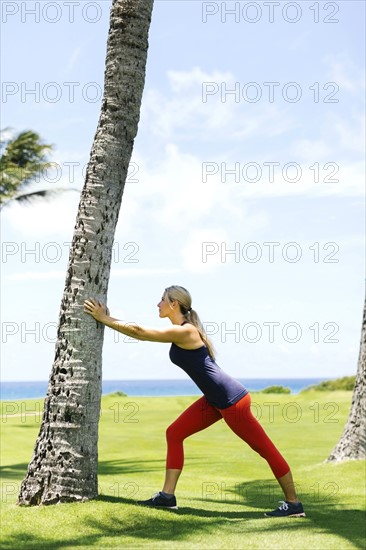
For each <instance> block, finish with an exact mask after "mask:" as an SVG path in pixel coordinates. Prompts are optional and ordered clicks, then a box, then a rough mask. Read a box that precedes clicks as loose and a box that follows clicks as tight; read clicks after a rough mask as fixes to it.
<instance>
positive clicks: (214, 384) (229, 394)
mask: <svg viewBox="0 0 366 550" xmlns="http://www.w3.org/2000/svg"><path fill="white" fill-rule="evenodd" d="M169 357H170V360H171V361H172V362H173V363H174V364H175V365H177V366H178V367H180V368H181V369H183V370H184V371H185V372H186V373H187V374H188V376H189V377H190V378H191V379H192V380H193V382H194V383H195V384H196V385H197V386H198V387H199V389H200V390H201V392H202V393H203V394H204V395H205V397H206V399H207V401H208V402H209V403H210V404H211V405H213V406H214V407H217V408H218V409H227V407H230V406H231V405H234V404H235V403H237V401H239V399H241V398H242V397H244V395H246V394H247V393H248V390H247V389H246V388H245V387H244V386H243V384H241V383H240V382H239V381H238V380H235V379H234V378H231V376H229V375H228V374H226V373H225V372H224V371H223V370H222V369H221V368H220V367H219V366H218V364H217V363H216V362H215V361H214V360H213V359H212V357H211V356H210V354H209V353H208V349H207V347H206V346H205V345H203V346H201V347H200V348H197V349H183V348H180V347H179V346H177V345H176V344H172V345H171V348H170V351H169Z"/></svg>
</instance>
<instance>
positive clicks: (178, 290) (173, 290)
mask: <svg viewBox="0 0 366 550" xmlns="http://www.w3.org/2000/svg"><path fill="white" fill-rule="evenodd" d="M165 295H166V297H167V299H168V301H169V302H173V301H174V300H176V301H177V302H178V303H179V307H180V311H181V313H182V315H183V316H184V318H185V320H186V321H187V323H191V325H193V326H195V327H196V329H197V330H198V333H199V335H200V337H201V339H202V341H203V343H204V344H205V346H206V347H207V350H208V353H209V354H210V356H211V357H212V359H215V351H214V348H213V345H212V344H211V342H210V340H209V338H208V337H207V334H206V332H205V329H204V328H203V325H202V323H201V320H200V318H199V317H198V314H197V312H196V311H195V310H194V309H192V307H191V304H192V298H191V295H190V293H189V292H188V290H187V289H186V288H184V287H183V286H178V285H173V286H170V287H168V288H166V289H165Z"/></svg>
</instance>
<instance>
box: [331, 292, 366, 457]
mask: <svg viewBox="0 0 366 550" xmlns="http://www.w3.org/2000/svg"><path fill="white" fill-rule="evenodd" d="M365 458H366V301H365V306H364V311H363V320H362V330H361V342H360V354H359V358H358V368H357V375H356V382H355V387H354V390H353V396H352V405H351V410H350V413H349V416H348V420H347V423H346V425H345V427H344V430H343V434H342V436H341V438H340V440H339V441H338V443H337V445H336V446H335V448H334V449H333V451H332V452H331V454H330V456H329V457H328V458H327V460H326V462H341V461H342V460H352V459H354V460H358V459H365Z"/></svg>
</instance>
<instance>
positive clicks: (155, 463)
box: [98, 459, 165, 476]
mask: <svg viewBox="0 0 366 550" xmlns="http://www.w3.org/2000/svg"><path fill="white" fill-rule="evenodd" d="M164 466H165V461H164V460H163V459H157V460H151V459H149V460H123V459H121V460H101V461H100V462H99V464H98V475H100V476H104V475H118V474H131V473H135V472H154V471H159V470H160V471H161V470H162V469H164Z"/></svg>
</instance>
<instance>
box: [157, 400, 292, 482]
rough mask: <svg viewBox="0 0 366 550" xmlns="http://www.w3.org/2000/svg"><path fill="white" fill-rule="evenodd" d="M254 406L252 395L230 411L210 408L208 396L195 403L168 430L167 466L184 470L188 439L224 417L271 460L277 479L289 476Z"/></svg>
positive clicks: (262, 454) (236, 404)
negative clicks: (251, 404)
mask: <svg viewBox="0 0 366 550" xmlns="http://www.w3.org/2000/svg"><path fill="white" fill-rule="evenodd" d="M250 403H251V397H250V395H249V393H248V394H247V395H245V396H244V397H243V398H242V399H240V400H239V401H238V402H237V403H235V405H231V406H230V407H228V408H227V409H217V408H216V407H214V406H213V405H210V403H209V402H208V401H207V399H206V397H205V396H203V397H201V398H200V399H198V401H195V402H194V403H193V404H192V405H191V406H190V407H188V409H186V410H185V411H184V412H183V413H182V414H181V415H180V416H179V417H178V418H177V420H175V422H173V424H171V425H170V426H169V428H168V429H167V431H166V438H167V443H168V452H167V459H166V467H167V468H174V469H177V470H182V468H183V463H184V451H183V441H184V439H186V437H189V436H190V435H193V434H195V433H197V432H200V431H201V430H204V429H205V428H208V427H209V426H211V425H212V424H214V423H215V422H217V421H218V420H221V418H223V419H224V420H225V422H226V424H227V425H228V426H229V427H230V428H231V429H232V431H233V432H234V433H236V435H238V436H239V437H240V438H241V439H243V440H244V441H245V442H246V443H247V444H248V445H249V446H250V447H251V448H252V449H253V450H254V451H256V452H257V453H259V454H260V455H261V456H262V457H263V458H264V459H265V460H267V462H268V464H269V466H270V468H271V470H272V472H273V474H274V476H275V477H276V478H277V479H278V478H279V477H282V476H284V475H285V474H287V473H288V472H289V471H290V467H289V465H288V464H287V462H286V460H285V459H284V458H283V456H282V455H281V454H280V453H279V451H278V450H277V449H276V447H275V446H274V444H273V443H272V441H271V440H270V439H269V437H268V436H267V434H266V433H265V431H264V430H263V428H262V426H261V425H260V424H259V422H258V420H257V419H256V418H255V417H254V416H253V414H252V412H251V410H250Z"/></svg>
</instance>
